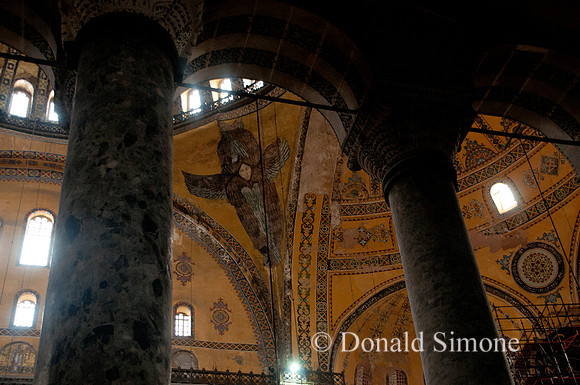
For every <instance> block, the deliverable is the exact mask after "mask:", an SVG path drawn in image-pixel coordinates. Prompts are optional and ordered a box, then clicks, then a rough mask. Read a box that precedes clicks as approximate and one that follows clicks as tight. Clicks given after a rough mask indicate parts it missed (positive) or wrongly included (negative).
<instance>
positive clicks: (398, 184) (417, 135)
mask: <svg viewBox="0 0 580 385" xmlns="http://www.w3.org/2000/svg"><path fill="white" fill-rule="evenodd" d="M431 91H432V92H429V93H426V94H425V95H422V96H421V97H417V96H416V95H415V96H413V97H408V98H407V99H404V98H398V99H396V98H391V99H387V100H386V101H384V100H381V98H380V94H377V95H376V97H375V98H373V99H372V100H371V101H374V103H368V105H367V106H366V107H365V108H363V110H362V111H361V114H360V116H359V117H358V118H357V124H356V125H355V130H356V131H353V135H352V137H351V138H350V141H349V142H348V146H346V150H347V152H348V153H349V167H351V168H352V169H357V168H360V167H361V166H362V168H364V169H365V170H366V171H367V172H368V173H369V174H371V175H373V176H375V177H377V178H380V179H381V181H382V182H383V190H384V191H383V193H384V196H385V200H386V201H387V202H388V203H389V205H390V209H391V213H392V218H393V224H394V227H395V233H396V236H397V243H398V245H399V250H400V253H401V260H402V264H403V271H404V274H405V282H406V287H407V291H408V296H409V304H410V306H411V313H412V315H413V322H414V325H415V331H416V333H417V335H420V334H419V333H422V335H423V340H424V343H425V344H424V349H423V350H424V351H423V352H422V353H421V361H422V363H423V372H424V375H425V380H426V383H427V384H428V385H443V384H445V385H464V384H470V385H492V384H493V385H507V384H512V380H511V375H510V373H509V370H508V367H507V361H506V358H505V354H504V353H503V352H497V353H496V352H489V353H484V352H479V353H468V352H463V353H458V352H451V346H450V338H454V339H457V338H475V339H476V340H477V343H478V347H479V342H480V341H481V340H482V339H490V340H493V339H495V338H497V337H498V333H497V330H496V326H495V322H494V319H493V316H492V313H491V309H490V306H489V303H488V300H487V295H486V293H485V290H484V287H483V282H482V279H481V275H480V273H479V269H478V266H477V262H476V260H475V254H474V251H473V248H472V246H471V242H470V240H469V236H468V233H467V228H466V226H465V222H464V220H463V216H462V214H461V209H460V207H459V202H458V199H457V193H456V190H455V184H456V172H455V169H454V167H453V164H452V161H451V160H452V159H453V157H454V154H455V151H456V150H457V148H458V146H459V143H460V142H461V139H462V133H464V132H465V129H466V128H467V127H469V126H470V125H471V123H472V121H473V118H474V113H473V110H472V108H471V105H470V101H469V98H464V99H455V98H454V94H452V93H445V92H439V90H436V89H433V90H431ZM429 97H432V98H431V99H429ZM394 100H397V101H398V104H395V103H393V101H394ZM358 122H361V123H358ZM358 124H361V126H359V125H358ZM438 332H441V333H445V337H443V335H442V334H440V335H438V337H439V339H440V340H444V342H446V344H447V346H446V347H445V348H443V347H442V345H440V344H439V343H436V341H435V340H434V336H435V333H438ZM452 333H453V334H452ZM485 346H487V345H484V349H485ZM435 348H436V349H437V350H443V351H441V352H436V351H434V349H435Z"/></svg>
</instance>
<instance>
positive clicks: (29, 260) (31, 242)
mask: <svg viewBox="0 0 580 385" xmlns="http://www.w3.org/2000/svg"><path fill="white" fill-rule="evenodd" d="M53 225H54V217H53V216H52V214H51V213H49V212H48V211H46V210H36V211H34V212H33V213H32V214H30V215H29V216H28V220H27V222H26V231H25V233H24V241H23V243H22V251H21V253H20V261H19V262H20V264H21V265H31V266H47V265H48V260H49V259H50V248H51V244H52V228H53Z"/></svg>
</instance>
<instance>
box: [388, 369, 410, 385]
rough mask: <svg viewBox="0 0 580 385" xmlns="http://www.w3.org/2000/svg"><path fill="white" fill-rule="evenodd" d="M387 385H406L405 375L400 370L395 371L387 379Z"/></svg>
mask: <svg viewBox="0 0 580 385" xmlns="http://www.w3.org/2000/svg"><path fill="white" fill-rule="evenodd" d="M387 385H407V375H406V374H405V372H403V371H402V370H395V371H393V372H391V374H389V376H388V377H387Z"/></svg>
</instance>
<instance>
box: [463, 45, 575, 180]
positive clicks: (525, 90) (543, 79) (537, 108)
mask: <svg viewBox="0 0 580 385" xmlns="http://www.w3.org/2000/svg"><path fill="white" fill-rule="evenodd" d="M579 81H580V59H577V58H573V57H571V56H568V55H565V54H562V53H559V52H556V51H552V50H549V49H545V48H540V47H534V46H528V45H512V46H501V47H497V48H494V49H491V50H489V51H487V52H486V53H485V54H484V55H483V57H482V59H481V60H480V62H479V64H478V66H477V71H476V74H475V78H474V84H475V85H476V100H475V102H474V108H475V110H476V111H477V112H478V113H482V114H488V115H497V116H505V117H508V118H510V119H514V120H517V121H519V122H522V123H525V124H527V125H529V126H531V127H534V128H536V129H537V130H538V131H540V132H541V133H542V134H544V135H546V136H548V137H552V138H559V139H567V140H578V138H579V137H580V121H579V119H580V107H579V106H580V96H579V95H580V90H579ZM556 147H558V149H559V150H560V151H561V152H562V153H563V154H564V155H565V156H566V158H568V160H569V161H570V163H571V164H572V166H573V167H574V169H575V170H576V171H577V172H579V171H580V149H579V148H578V147H575V146H569V145H556Z"/></svg>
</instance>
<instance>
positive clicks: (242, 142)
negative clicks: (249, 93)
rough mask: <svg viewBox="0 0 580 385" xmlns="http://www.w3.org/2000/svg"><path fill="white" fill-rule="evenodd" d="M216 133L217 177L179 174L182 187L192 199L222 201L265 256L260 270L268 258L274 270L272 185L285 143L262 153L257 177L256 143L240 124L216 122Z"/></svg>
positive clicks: (276, 233) (278, 240)
mask: <svg viewBox="0 0 580 385" xmlns="http://www.w3.org/2000/svg"><path fill="white" fill-rule="evenodd" d="M218 127H219V129H220V134H221V140H220V141H219V143H218V146H217V153H218V157H219V160H220V163H221V168H222V172H221V173H220V174H215V175H194V174H189V173H187V172H185V171H182V173H183V176H184V179H185V185H186V186H187V189H188V190H189V192H190V193H191V194H193V195H195V196H197V197H201V198H207V199H227V201H228V202H229V203H230V204H231V205H233V206H234V208H235V209H236V213H237V215H238V218H240V221H241V222H242V225H243V226H244V229H245V230H246V232H247V233H248V235H249V236H250V239H251V240H252V242H253V244H254V247H255V248H256V249H258V250H259V251H260V252H261V253H262V255H263V256H264V261H265V264H268V254H269V257H270V262H271V264H272V265H273V266H275V265H277V264H279V263H280V261H281V259H282V258H281V251H280V247H281V244H282V236H283V218H282V210H281V207H280V199H279V197H278V192H277V191H276V185H275V183H274V179H275V178H276V177H277V176H278V175H279V174H280V170H281V169H282V167H284V164H285V163H286V161H287V160H288V158H289V157H290V147H289V146H288V142H287V141H286V139H283V140H282V141H280V139H277V140H276V142H275V143H272V144H270V145H269V146H268V147H267V148H266V149H265V150H264V153H263V155H262V163H263V165H264V169H263V171H262V169H261V167H260V148H259V147H258V143H257V142H256V139H254V136H253V135H252V133H251V132H250V131H248V130H246V129H245V128H244V125H243V123H242V121H241V119H240V120H236V121H234V122H233V123H231V124H227V123H225V122H221V121H218ZM262 175H263V176H264V178H262ZM264 202H265V206H266V207H265V208H264ZM266 234H267V235H266Z"/></svg>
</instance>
